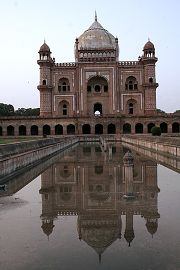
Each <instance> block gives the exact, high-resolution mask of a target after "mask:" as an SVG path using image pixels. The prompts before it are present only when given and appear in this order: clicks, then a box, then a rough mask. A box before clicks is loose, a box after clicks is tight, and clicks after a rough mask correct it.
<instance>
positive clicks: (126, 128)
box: [123, 123, 131, 134]
mask: <svg viewBox="0 0 180 270" xmlns="http://www.w3.org/2000/svg"><path fill="white" fill-rule="evenodd" d="M123 133H124V134H129V133H131V125H130V124H128V123H126V124H124V125H123Z"/></svg>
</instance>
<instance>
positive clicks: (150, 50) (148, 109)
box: [140, 40, 158, 115]
mask: <svg viewBox="0 0 180 270" xmlns="http://www.w3.org/2000/svg"><path fill="white" fill-rule="evenodd" d="M143 52H144V54H143V56H142V58H141V59H140V61H141V63H142V64H143V65H144V76H143V88H144V112H145V115H154V114H156V88H157V87H158V83H156V73H155V64H156V62H157V60H158V59H157V58H156V56H155V47H154V44H153V43H152V42H151V41H150V40H148V42H147V43H146V44H145V45H144V48H143Z"/></svg>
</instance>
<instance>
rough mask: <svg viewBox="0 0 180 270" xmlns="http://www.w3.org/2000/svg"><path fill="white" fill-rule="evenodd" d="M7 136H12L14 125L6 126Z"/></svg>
mask: <svg viewBox="0 0 180 270" xmlns="http://www.w3.org/2000/svg"><path fill="white" fill-rule="evenodd" d="M7 136H14V127H13V126H8V127H7Z"/></svg>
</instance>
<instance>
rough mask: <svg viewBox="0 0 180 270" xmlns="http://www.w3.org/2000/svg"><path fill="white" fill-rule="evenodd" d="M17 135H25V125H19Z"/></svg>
mask: <svg viewBox="0 0 180 270" xmlns="http://www.w3.org/2000/svg"><path fill="white" fill-rule="evenodd" d="M19 136H26V127H25V126H23V125H21V126H19Z"/></svg>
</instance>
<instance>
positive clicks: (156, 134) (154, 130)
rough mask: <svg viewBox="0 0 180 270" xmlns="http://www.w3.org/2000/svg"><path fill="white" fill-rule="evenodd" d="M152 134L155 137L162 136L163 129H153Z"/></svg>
mask: <svg viewBox="0 0 180 270" xmlns="http://www.w3.org/2000/svg"><path fill="white" fill-rule="evenodd" d="M151 134H152V135H153V136H161V129H160V127H156V126H155V127H152V128H151Z"/></svg>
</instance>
